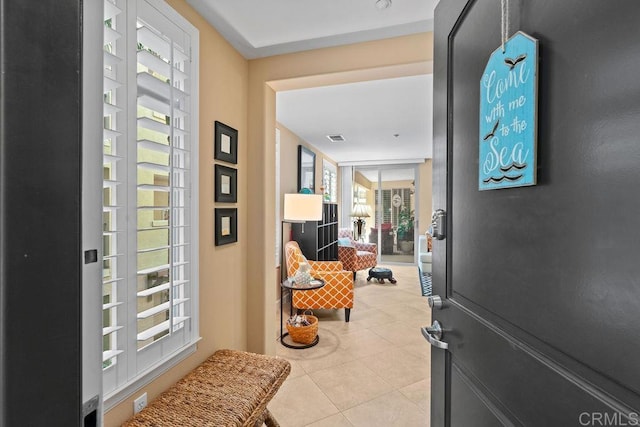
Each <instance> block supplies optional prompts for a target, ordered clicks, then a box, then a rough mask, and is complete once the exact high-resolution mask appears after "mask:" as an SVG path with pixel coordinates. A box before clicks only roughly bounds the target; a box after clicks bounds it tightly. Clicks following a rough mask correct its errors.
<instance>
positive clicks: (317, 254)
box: [291, 203, 338, 261]
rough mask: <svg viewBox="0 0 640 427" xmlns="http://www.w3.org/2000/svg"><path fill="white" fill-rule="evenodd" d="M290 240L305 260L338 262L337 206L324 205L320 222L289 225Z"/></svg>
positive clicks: (334, 204) (333, 204)
mask: <svg viewBox="0 0 640 427" xmlns="http://www.w3.org/2000/svg"><path fill="white" fill-rule="evenodd" d="M291 230H292V238H293V240H295V241H296V242H298V245H299V246H300V249H301V250H302V253H303V254H304V256H305V257H307V259H310V260H313V261H337V260H338V205H337V204H336V203H324V204H323V206H322V220H321V221H307V222H305V223H304V224H297V223H294V224H291Z"/></svg>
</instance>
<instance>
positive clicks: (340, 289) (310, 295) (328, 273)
mask: <svg viewBox="0 0 640 427" xmlns="http://www.w3.org/2000/svg"><path fill="white" fill-rule="evenodd" d="M284 250H285V256H286V260H287V261H286V262H287V276H288V277H293V276H294V275H295V274H296V271H298V266H299V265H300V263H301V262H305V261H306V262H308V263H309V265H310V266H311V270H312V275H313V276H314V277H316V278H319V279H322V280H324V282H325V284H324V286H323V287H321V288H320V289H314V290H309V291H293V306H294V307H295V308H299V309H307V308H311V309H318V308H344V319H345V321H346V322H348V321H349V316H350V314H351V309H352V308H353V277H352V276H351V272H350V271H346V270H343V269H342V263H341V262H340V261H311V260H306V258H305V257H304V255H303V254H302V251H301V250H300V247H299V246H298V243H297V242H294V241H291V242H287V244H286V245H285V246H284Z"/></svg>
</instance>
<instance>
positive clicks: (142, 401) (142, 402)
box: [133, 392, 147, 414]
mask: <svg viewBox="0 0 640 427" xmlns="http://www.w3.org/2000/svg"><path fill="white" fill-rule="evenodd" d="M145 406H147V392H144V393H143V394H142V395H141V396H140V397H138V398H137V399H136V400H134V401H133V413H134V414H137V413H138V412H140V411H142V410H143V409H144V407H145Z"/></svg>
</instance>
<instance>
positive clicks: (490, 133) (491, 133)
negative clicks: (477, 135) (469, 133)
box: [483, 119, 500, 141]
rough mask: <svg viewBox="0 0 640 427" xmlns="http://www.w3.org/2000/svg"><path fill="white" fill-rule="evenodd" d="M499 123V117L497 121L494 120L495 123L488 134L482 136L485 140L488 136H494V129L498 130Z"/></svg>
mask: <svg viewBox="0 0 640 427" xmlns="http://www.w3.org/2000/svg"><path fill="white" fill-rule="evenodd" d="M499 124H500V119H498V121H497V122H496V124H495V125H493V129H491V132H489V133H488V134H486V135H485V136H484V138H483V139H484V140H485V141H486V140H487V139H489V138H493V137H494V136H495V133H496V130H498V125H499Z"/></svg>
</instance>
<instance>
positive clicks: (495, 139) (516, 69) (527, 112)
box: [478, 0, 538, 190]
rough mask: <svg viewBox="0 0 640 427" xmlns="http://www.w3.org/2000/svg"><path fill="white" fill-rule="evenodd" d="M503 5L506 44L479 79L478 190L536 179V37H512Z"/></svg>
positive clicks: (506, 7) (503, 1)
mask: <svg viewBox="0 0 640 427" xmlns="http://www.w3.org/2000/svg"><path fill="white" fill-rule="evenodd" d="M501 4H502V8H501V10H502V19H501V23H502V31H501V38H502V40H501V41H502V43H501V45H500V47H498V48H497V49H496V50H495V51H493V53H492V54H491V56H490V57H489V61H488V62H487V65H486V67H485V69H484V72H483V73H482V77H481V79H480V130H479V138H478V140H479V145H480V157H479V179H478V188H479V189H480V190H495V189H500V188H509V187H523V186H529V185H535V184H536V168H537V164H536V160H537V127H538V126H537V113H538V40H536V39H534V38H533V37H531V36H529V35H527V34H525V33H523V32H522V31H518V32H517V33H516V34H514V35H513V36H512V37H511V38H509V37H508V36H509V0H501Z"/></svg>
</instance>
